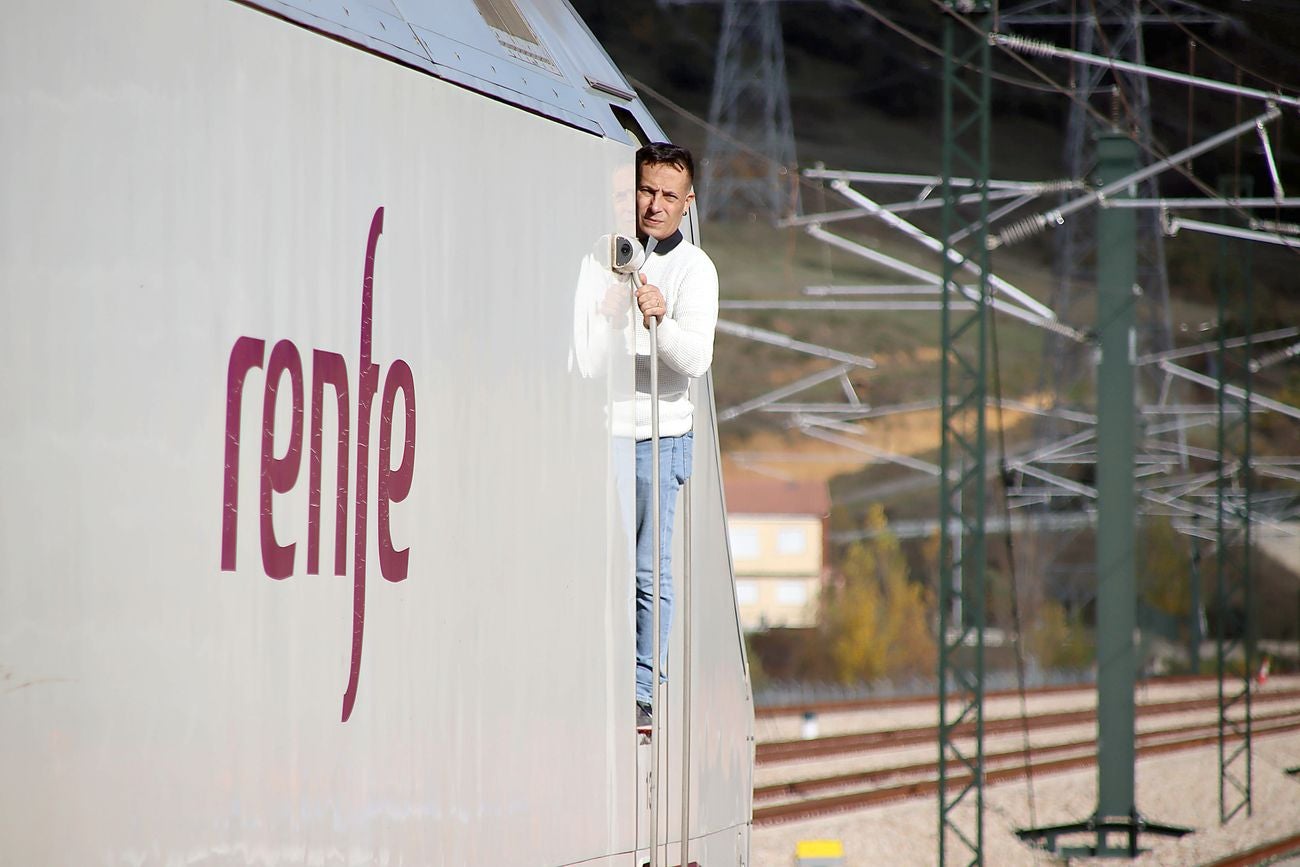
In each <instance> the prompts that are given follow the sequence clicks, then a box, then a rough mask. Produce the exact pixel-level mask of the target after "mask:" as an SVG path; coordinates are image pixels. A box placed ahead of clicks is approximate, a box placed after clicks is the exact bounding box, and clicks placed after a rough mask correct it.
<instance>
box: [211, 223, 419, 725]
mask: <svg viewBox="0 0 1300 867" xmlns="http://www.w3.org/2000/svg"><path fill="white" fill-rule="evenodd" d="M383 231H384V209H383V208H379V209H378V210H376V211H375V215H374V217H373V218H372V219H371V221H370V238H369V240H367V242H366V265H365V276H364V278H363V280H362V283H361V365H360V371H359V372H358V381H357V480H356V485H357V487H356V493H355V505H356V523H355V532H354V535H353V541H352V557H353V572H352V662H351V666H350V670H349V671H348V686H347V689H346V690H345V691H344V693H343V722H347V721H348V717H350V716H351V715H352V706H353V705H354V704H355V703H356V698H357V680H358V678H359V676H360V673H361V644H362V638H363V636H364V634H365V619H366V518H367V508H366V495H367V490H368V475H369V469H370V461H369V457H370V410H371V407H372V406H373V402H374V398H375V395H376V393H377V392H378V391H379V365H378V364H374V363H372V362H371V360H370V343H371V341H370V338H371V327H372V322H371V311H372V310H373V304H372V298H373V291H374V274H375V247H376V245H377V244H378V243H379V235H380V233H382V232H383ZM265 349H266V341H264V340H261V339H260V338H256V337H241V338H239V339H238V340H236V341H235V346H234V348H233V349H232V350H231V351H230V365H229V367H228V369H227V373H226V478H225V503H224V509H223V511H222V513H221V570H222V571H223V572H233V571H235V534H236V532H237V530H238V525H239V425H240V418H241V413H242V409H243V404H242V397H243V391H244V378H245V377H246V376H247V375H248V372H249V371H250V370H252V369H253V368H260V367H261V366H262V362H263V358H264V354H265ZM285 374H288V377H289V389H290V392H291V394H292V400H293V415H292V419H293V421H292V425H291V426H290V429H289V435H288V443H287V448H286V449H285V453H284V456H283V457H276V454H275V407H276V400H277V398H278V395H279V389H280V384H281V380H282V379H283V378H284V376H285ZM311 384H312V401H311V447H310V454H311V458H310V465H309V468H308V474H309V475H308V489H307V574H308V575H319V574H320V507H321V502H320V501H321V496H320V495H321V490H320V487H321V419H322V413H323V411H324V403H325V386H326V385H327V384H328V385H329V386H330V388H332V389H333V390H334V395H335V397H336V404H335V405H336V407H337V412H338V449H337V453H336V455H337V456H336V461H337V476H336V478H337V479H338V491H337V493H336V495H335V501H334V503H335V524H334V527H335V531H334V574H335V575H345V574H346V570H347V524H348V417H349V409H350V404H349V397H348V366H347V362H346V361H345V360H344V358H343V356H342V355H339V354H338V353H337V352H326V351H324V350H320V349H313V350H312V354H311ZM399 391H400V392H402V406H403V410H404V413H405V421H406V424H405V431H406V435H405V442H404V443H403V444H402V460H401V463H400V464H398V465H397V466H396V467H393V466H391V465H390V461H391V456H392V438H393V410H394V405H395V404H396V401H397V393H398V392H399ZM302 434H303V368H302V359H301V357H300V356H299V355H298V349H297V347H295V346H294V345H293V343H292V342H291V341H289V340H281V341H279V342H278V343H276V344H275V346H274V347H273V348H272V349H271V357H270V359H269V360H268V361H267V362H266V385H265V387H264V389H263V393H262V460H261V467H262V472H261V477H262V490H261V500H260V505H261V508H260V509H259V513H260V518H261V536H262V539H261V541H262V567H263V568H264V569H265V571H266V574H267V577H270V578H275V579H277V580H279V579H283V578H288V577H289V576H290V575H292V574H293V569H294V558H295V555H296V553H297V543H296V542H290V543H289V544H287V545H281V544H280V543H279V541H278V540H277V539H276V538H275V524H274V522H273V521H272V519H271V517H272V508H273V506H274V499H273V497H272V495H273V494H283V493H286V492H288V491H290V490H292V489H293V487H294V485H295V484H296V483H297V481H298V471H299V469H300V467H301V464H302ZM414 473H415V380H414V379H413V378H412V376H411V368H410V367H409V366H408V365H407V363H406V362H405V361H402V360H401V359H400V358H399V359H397V360H395V361H394V362H393V363H392V364H391V365H389V367H388V375H387V376H386V377H385V378H384V391H383V399H382V402H381V411H380V416H379V481H378V485H377V494H378V499H379V504H378V506H377V509H376V511H377V512H378V513H379V533H378V535H379V571H380V573H381V574H382V575H383V576H384V579H385V580H387V581H393V582H397V581H402V580H405V578H406V567H407V562H408V560H409V558H410V553H411V551H410V548H404V549H402V550H401V551H398V550H395V549H394V548H393V540H392V535H391V532H390V525H389V516H390V510H391V507H392V504H393V503H400V502H401V501H402V500H404V499H406V497H407V495H408V494H409V493H410V492H411V479H412V477H413V476H414Z"/></svg>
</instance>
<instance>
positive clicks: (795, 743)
mask: <svg viewBox="0 0 1300 867" xmlns="http://www.w3.org/2000/svg"><path fill="white" fill-rule="evenodd" d="M1296 698H1300V689H1288V690H1279V691H1277V692H1267V693H1258V694H1255V695H1253V696H1252V702H1253V703H1254V704H1255V705H1262V704H1268V703H1272V702H1278V701H1287V700H1291V699H1296ZM1212 707H1214V708H1217V707H1218V699H1217V698H1203V699H1202V698H1196V699H1181V700H1177V701H1166V702H1157V703H1152V704H1142V705H1138V707H1137V716H1139V717H1150V716H1160V715H1165V714H1173V713H1186V712H1189V711H1197V710H1206V709H1208V708H1212ZM1096 718H1097V711H1096V709H1095V708H1089V709H1086V710H1073V711H1057V712H1054V713H1045V714H1038V715H1036V716H1031V717H1028V718H1023V717H1018V716H1017V717H1000V718H997V719H986V720H985V721H984V734H985V736H986V737H987V736H989V735H998V734H1007V733H1013V732H1018V731H1022V730H1023V729H1024V728H1026V727H1028V729H1029V730H1030V731H1037V730H1041V729H1047V728H1057V727H1061V726H1071V725H1083V724H1086V723H1089V722H1093V721H1095V720H1096ZM953 734H954V735H956V736H958V737H961V736H970V735H974V734H975V724H974V723H966V724H963V725H960V726H956V727H955V728H954V729H953ZM938 736H939V730H938V726H937V725H925V726H914V727H909V728H902V729H893V730H882V731H873V732H860V733H855V734H845V735H831V736H828V737H822V738H813V739H810V740H787V741H768V742H766V743H760V744H758V746H757V747H756V748H755V756H754V758H755V762H756V763H758V764H768V763H772V762H789V761H798V760H801V759H814V758H825V757H828V756H835V755H842V754H845V753H855V752H865V751H868V750H878V749H887V748H891V747H902V746H912V745H915V744H923V743H932V742H934V741H935V740H937V739H938Z"/></svg>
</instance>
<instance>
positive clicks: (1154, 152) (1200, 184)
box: [858, 0, 1251, 220]
mask: <svg viewBox="0 0 1300 867" xmlns="http://www.w3.org/2000/svg"><path fill="white" fill-rule="evenodd" d="M858 2H861V0H858ZM930 3H931V5H933V6H935V7H936V8H937V9H938V10H939V11H940V12H942V13H943V14H945V15H953V17H954V19H955V20H956V21H957V22H958V23H960V24H961V25H962V26H964V27H966V28H967V29H969V30H971V31H973V32H975V33H980V34H981V35H982V36H983V37H985V38H992V36H994V34H988V33H984V31H982V30H981V29H980V28H979V27H978V26H977V25H975V24H974V23H973V22H971V21H969V20H968V19H966V18H965V17H963V16H961V15H955V14H954V13H953V11H952V10H951V9H950V8H948V7H947V6H946V5H944V3H943V0H930ZM995 44H996V43H995ZM997 47H998V48H1000V49H1001V50H1002V52H1003V53H1005V54H1006V55H1007V56H1008V57H1010V58H1012V59H1013V60H1015V61H1016V62H1017V63H1018V64H1020V65H1021V66H1023V67H1024V68H1025V69H1027V70H1028V71H1030V72H1031V73H1032V74H1033V75H1034V76H1036V77H1037V78H1039V79H1041V80H1042V81H1044V82H1046V83H1048V84H1049V85H1050V86H1051V87H1052V89H1053V90H1054V91H1055V92H1056V93H1058V94H1060V95H1061V96H1063V97H1065V98H1066V99H1068V100H1070V101H1071V102H1074V103H1075V104H1077V105H1078V106H1079V107H1080V108H1082V109H1083V110H1084V111H1085V112H1086V113H1087V114H1089V115H1090V116H1091V117H1093V118H1094V119H1095V120H1097V121H1099V122H1100V123H1101V124H1102V125H1103V126H1104V127H1106V128H1112V127H1113V124H1112V122H1111V119H1110V118H1108V117H1106V116H1105V115H1103V114H1102V113H1101V112H1100V111H1098V110H1097V109H1096V108H1094V107H1093V106H1092V105H1091V104H1090V103H1089V102H1088V101H1087V100H1086V99H1083V98H1081V97H1080V96H1078V95H1077V94H1076V93H1074V92H1073V91H1072V90H1070V89H1068V88H1067V87H1066V86H1065V85H1062V84H1060V83H1058V82H1057V81H1056V80H1055V79H1053V78H1052V77H1051V76H1050V75H1048V74H1047V73H1046V72H1043V71H1042V70H1041V69H1039V68H1038V67H1037V66H1035V65H1034V64H1033V63H1030V62H1029V61H1028V60H1026V59H1025V58H1024V57H1021V56H1020V55H1019V54H1017V53H1016V52H1015V51H1012V50H1011V49H1010V48H1008V47H1006V46H1004V45H999V46H997ZM1122 134H1124V135H1125V136H1126V137H1127V138H1129V139H1130V140H1131V141H1132V142H1133V143H1134V144H1136V145H1137V146H1138V148H1139V150H1140V151H1141V152H1142V153H1145V154H1147V155H1148V156H1152V157H1156V158H1164V156H1165V155H1164V154H1162V153H1160V151H1159V150H1158V149H1157V148H1155V147H1154V142H1153V146H1148V145H1146V144H1144V143H1143V142H1142V141H1141V138H1140V137H1139V136H1137V135H1136V134H1134V133H1133V132H1131V131H1128V132H1122ZM1172 168H1173V169H1174V171H1176V172H1178V173H1179V174H1181V175H1182V176H1183V177H1184V178H1186V179H1187V180H1188V182H1190V183H1191V184H1193V185H1194V186H1195V187H1196V188H1197V189H1199V190H1200V191H1202V192H1203V193H1205V194H1206V195H1207V196H1210V197H1214V198H1220V199H1223V198H1228V197H1225V196H1221V195H1219V194H1218V193H1217V191H1215V190H1214V189H1213V188H1212V187H1210V186H1209V185H1208V184H1207V183H1206V182H1205V181H1203V180H1201V179H1200V178H1199V177H1197V176H1196V174H1195V173H1194V172H1192V171H1190V170H1189V169H1187V168H1185V167H1182V166H1178V165H1175V166H1173V167H1172ZM1234 210H1236V212H1237V214H1238V215H1239V216H1241V217H1242V219H1244V220H1249V219H1250V217H1251V215H1250V214H1249V213H1248V212H1247V211H1245V210H1244V209H1241V208H1236V209H1234Z"/></svg>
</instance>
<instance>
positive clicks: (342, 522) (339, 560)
mask: <svg viewBox="0 0 1300 867" xmlns="http://www.w3.org/2000/svg"><path fill="white" fill-rule="evenodd" d="M326 383H329V384H330V385H331V386H332V387H333V388H334V394H335V395H336V396H337V400H336V401H335V403H336V404H337V407H338V456H337V458H336V465H337V468H338V470H337V477H338V490H337V492H336V494H335V497H334V574H335V575H345V574H347V551H348V439H349V437H348V406H349V403H348V364H347V362H346V361H344V360H343V356H341V355H339V354H338V353H337V352H325V351H323V350H320V349H316V350H313V351H312V356H311V459H310V468H309V470H308V472H309V485H308V489H307V574H308V575H319V574H320V498H321V490H320V485H321V419H322V414H323V411H324V407H323V405H324V400H325V384H326Z"/></svg>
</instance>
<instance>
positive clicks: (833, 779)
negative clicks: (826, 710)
mask: <svg viewBox="0 0 1300 867" xmlns="http://www.w3.org/2000/svg"><path fill="white" fill-rule="evenodd" d="M1254 719H1255V722H1278V721H1281V720H1296V721H1298V722H1300V708H1296V709H1293V710H1287V711H1282V712H1280V713H1274V714H1266V715H1261V716H1256V717H1255V718H1254ZM1211 731H1213V732H1216V733H1217V731H1218V722H1217V721H1210V722H1198V723H1187V724H1186V725H1180V726H1173V727H1170V728H1164V729H1152V730H1151V731H1145V732H1138V733H1137V735H1136V737H1137V739H1138V741H1139V742H1141V741H1144V740H1145V741H1154V740H1157V739H1159V738H1161V737H1168V736H1170V735H1188V734H1191V733H1193V732H1211ZM1096 743H1097V739H1096V738H1095V737H1093V738H1088V739H1086V740H1081V741H1067V742H1065V743H1059V744H1043V745H1041V746H1030V747H1029V748H1028V749H1026V748H1024V747H1016V748H1015V749H1012V750H1004V751H1002V752H999V753H989V754H987V755H986V756H985V760H986V761H1006V760H1011V759H1023V758H1025V756H1026V754H1028V756H1029V757H1030V758H1031V759H1032V758H1033V757H1034V756H1046V755H1057V754H1060V753H1068V752H1072V751H1076V750H1081V749H1086V748H1088V747H1092V746H1096ZM938 767H939V763H938V762H937V761H929V762H915V763H913V764H907V765H894V766H891V767H887V768H872V769H871V770H866V771H852V772H850V773H844V774H832V775H831V776H827V777H815V778H813V779H806V780H792V781H790V782H786V783H770V784H768V785H765V786H755V787H754V799H755V800H771V799H774V798H780V797H783V796H789V797H803V796H807V795H810V794H812V793H814V792H821V791H825V790H826V789H842V788H845V787H848V786H853V785H863V784H868V783H874V782H878V781H880V780H887V779H890V778H892V777H902V776H907V775H909V774H924V773H934V772H937V770H938Z"/></svg>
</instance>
